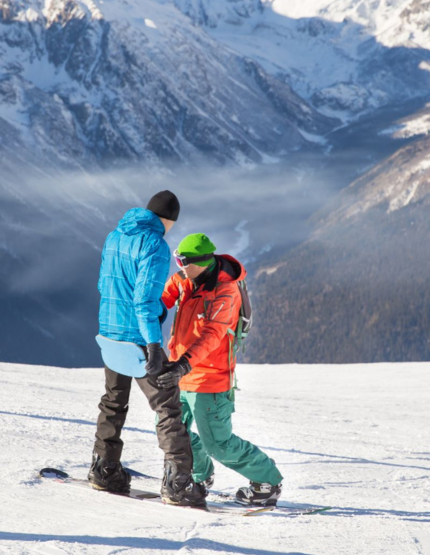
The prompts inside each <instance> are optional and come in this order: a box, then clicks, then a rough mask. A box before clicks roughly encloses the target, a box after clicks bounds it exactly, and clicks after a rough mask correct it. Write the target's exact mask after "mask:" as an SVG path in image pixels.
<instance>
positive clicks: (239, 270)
mask: <svg viewBox="0 0 430 555" xmlns="http://www.w3.org/2000/svg"><path fill="white" fill-rule="evenodd" d="M217 259H218V260H219V262H220V269H219V275H218V281H241V280H242V279H245V277H246V270H245V268H244V266H243V265H242V264H241V263H240V262H239V261H238V260H236V258H234V257H233V256H230V255H229V254H221V255H220V256H217Z"/></svg>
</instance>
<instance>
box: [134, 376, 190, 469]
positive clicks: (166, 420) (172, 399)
mask: <svg viewBox="0 0 430 555" xmlns="http://www.w3.org/2000/svg"><path fill="white" fill-rule="evenodd" d="M136 381H137V383H138V384H139V387H140V388H141V390H142V391H143V393H144V394H145V396H146V398H147V399H148V402H149V406H150V407H151V409H152V410H153V411H155V412H156V413H157V425H156V431H157V437H158V445H159V447H160V449H162V450H163V451H164V460H165V461H173V462H175V463H176V465H177V467H178V470H179V472H185V473H186V474H191V472H192V468H193V453H192V449H191V440H190V436H189V435H188V432H187V428H186V426H185V424H183V423H182V410H181V402H180V399H179V394H180V392H179V387H172V388H169V389H162V388H159V387H158V386H157V383H156V381H155V378H154V377H151V376H149V375H146V376H145V377H144V378H140V379H137V380H136Z"/></svg>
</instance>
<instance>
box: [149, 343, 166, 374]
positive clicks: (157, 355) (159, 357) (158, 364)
mask: <svg viewBox="0 0 430 555" xmlns="http://www.w3.org/2000/svg"><path fill="white" fill-rule="evenodd" d="M146 348H147V349H148V362H147V364H146V366H145V370H146V372H147V373H148V374H151V375H154V374H158V373H159V372H161V370H162V369H163V360H164V357H163V349H162V348H161V344H160V343H149V344H148V345H147V346H146Z"/></svg>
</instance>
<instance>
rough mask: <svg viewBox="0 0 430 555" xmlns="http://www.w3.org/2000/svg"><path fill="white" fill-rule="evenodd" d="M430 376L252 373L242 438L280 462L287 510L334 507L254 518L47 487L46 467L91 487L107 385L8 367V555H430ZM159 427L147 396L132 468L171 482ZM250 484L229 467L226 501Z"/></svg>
mask: <svg viewBox="0 0 430 555" xmlns="http://www.w3.org/2000/svg"><path fill="white" fill-rule="evenodd" d="M429 370H430V364H428V363H419V364H379V365H350V366H296V365H278V366H269V365H262V366H261V365H260V366H257V365H246V366H245V365H240V366H239V368H238V378H239V387H240V389H241V390H240V391H239V392H238V393H237V400H236V414H235V415H234V428H235V433H237V434H238V435H241V436H243V437H245V438H247V439H249V440H251V441H253V442H255V443H257V444H258V445H259V446H260V447H261V448H263V449H264V450H265V451H266V452H267V453H268V454H269V455H270V456H272V457H273V458H274V459H275V460H276V461H277V463H278V466H279V468H280V469H281V472H282V473H283V474H284V477H285V480H284V493H283V500H285V501H291V502H296V503H299V502H300V503H306V504H311V505H330V506H332V507H334V510H333V511H331V512H330V513H327V514H325V515H315V516H300V517H295V518H290V517H280V516H275V515H270V514H266V515H263V516H260V517H257V518H249V519H246V518H242V517H230V516H229V517H224V516H223V517H220V516H219V515H218V516H216V515H210V514H206V513H201V512H196V511H193V510H185V509H175V508H170V507H163V506H161V505H160V506H157V505H153V504H149V503H145V502H137V501H133V500H129V499H122V498H116V497H110V496H108V495H106V494H103V493H98V492H92V491H87V490H82V491H81V490H79V489H77V488H69V487H67V486H62V485H60V484H55V483H41V482H40V481H39V480H38V479H36V477H35V476H36V473H37V471H38V469H40V468H41V467H43V466H56V467H59V468H63V469H65V470H67V471H69V472H70V473H71V474H72V475H74V476H76V477H85V475H86V472H87V470H88V465H89V461H90V458H91V450H92V444H93V437H94V433H95V422H96V418H97V412H98V411H97V404H98V402H99V398H100V396H101V394H102V392H103V381H104V380H103V372H102V370H101V369H73V370H70V369H62V368H47V367H37V366H24V365H17V364H5V363H1V364H0V382H1V391H2V403H1V407H0V424H1V430H2V446H3V448H2V450H1V452H0V462H1V468H2V472H1V477H0V486H1V487H0V514H1V525H0V554H1V555H3V554H4V555H10V554H13V555H18V554H19V555H27V554H41V555H66V554H67V555H68V554H70V555H72V554H73V555H102V554H103V555H114V554H115V555H116V554H119V553H121V554H126V555H137V554H151V555H152V554H160V555H164V554H173V553H175V554H176V553H180V554H181V555H185V554H186V555H208V554H210V553H216V554H241V555H274V554H284V555H285V554H288V555H334V554H336V555H342V554H348V555H361V554H363V555H365V554H366V555H382V554H384V555H413V554H414V555H415V554H420V555H428V554H429V553H430V526H429V523H430V493H429V491H430V488H429V485H430V484H429V481H430V480H429V470H430V446H429V443H428V424H429V419H428V416H429V414H428V391H429V385H430V383H429V382H430V372H429ZM153 425H154V418H153V414H152V413H151V411H150V409H149V408H148V406H147V403H146V399H145V398H144V396H143V395H142V394H141V392H140V390H139V389H138V388H137V387H134V388H133V390H132V397H131V401H130V412H129V415H128V419H127V426H126V429H125V430H124V434H123V439H124V441H125V448H124V453H123V462H124V463H125V464H126V465H127V466H129V467H131V468H134V469H136V470H139V471H141V472H146V473H149V474H153V475H157V476H160V475H161V471H162V454H161V451H159V449H158V447H157V441H156V436H155V434H154V426H153ZM245 483H246V480H245V479H243V478H242V477H241V476H239V475H237V474H235V473H234V472H232V471H230V470H228V469H226V468H224V467H222V466H220V465H217V467H216V484H215V488H216V489H217V490H223V491H226V492H234V491H235V490H236V488H237V487H238V486H240V485H244V484H245ZM135 484H136V486H138V480H136V482H135Z"/></svg>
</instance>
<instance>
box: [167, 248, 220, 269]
mask: <svg viewBox="0 0 430 555" xmlns="http://www.w3.org/2000/svg"><path fill="white" fill-rule="evenodd" d="M173 256H174V257H175V261H176V264H177V265H178V266H179V268H188V266H189V265H190V264H194V263H195V262H205V261H206V260H211V259H212V258H213V257H214V254H213V253H212V254H201V255H200V256H184V255H183V254H179V252H178V251H177V250H175V252H174V253H173Z"/></svg>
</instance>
